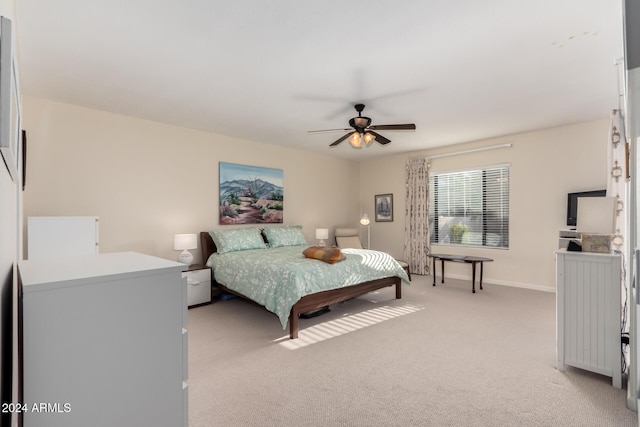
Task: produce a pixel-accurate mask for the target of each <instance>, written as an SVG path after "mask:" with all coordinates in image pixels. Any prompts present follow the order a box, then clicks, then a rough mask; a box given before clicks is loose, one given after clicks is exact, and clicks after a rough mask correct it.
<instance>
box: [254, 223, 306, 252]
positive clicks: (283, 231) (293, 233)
mask: <svg viewBox="0 0 640 427" xmlns="http://www.w3.org/2000/svg"><path fill="white" fill-rule="evenodd" d="M263 232H264V235H265V236H267V242H269V246H271V247H272V248H280V247H282V246H299V245H308V243H307V239H306V238H305V237H304V234H302V226H301V225H285V226H282V227H265V228H264V230H263Z"/></svg>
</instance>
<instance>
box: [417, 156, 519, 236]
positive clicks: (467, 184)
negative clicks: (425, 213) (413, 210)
mask: <svg viewBox="0 0 640 427" xmlns="http://www.w3.org/2000/svg"><path fill="white" fill-rule="evenodd" d="M429 226H430V230H431V238H430V242H431V243H432V244H438V243H440V244H450V245H465V246H485V247H494V248H508V247H509V166H508V165H500V166H488V167H484V168H478V169H469V170H464V171H456V172H444V173H434V174H430V175H429Z"/></svg>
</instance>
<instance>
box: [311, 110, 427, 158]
mask: <svg viewBox="0 0 640 427" xmlns="http://www.w3.org/2000/svg"><path fill="white" fill-rule="evenodd" d="M354 108H355V109H356V111H357V112H358V117H353V118H352V119H351V120H349V126H351V127H352V128H353V129H348V128H347V129H324V130H310V131H308V133H318V132H333V131H339V130H341V131H345V132H348V133H347V134H346V135H343V136H342V137H340V138H338V139H337V140H336V141H335V142H333V143H332V144H330V145H329V146H330V147H334V146H336V145H338V144H340V143H341V142H342V141H344V140H345V139H347V138H348V139H349V144H351V146H352V147H353V148H362V146H363V145H364V146H366V147H368V146H369V145H371V143H372V142H373V141H374V140H375V141H377V142H378V143H380V144H382V145H384V144H388V143H390V142H391V140H390V139H388V138H385V137H384V136H382V135H380V134H379V133H377V132H375V131H376V130H415V128H416V125H415V124H413V123H408V124H402V125H373V126H370V125H371V119H370V118H369V117H363V116H362V111H363V110H364V104H356V105H354Z"/></svg>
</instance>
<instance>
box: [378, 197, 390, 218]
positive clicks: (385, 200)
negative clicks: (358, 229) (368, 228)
mask: <svg viewBox="0 0 640 427" xmlns="http://www.w3.org/2000/svg"><path fill="white" fill-rule="evenodd" d="M375 205H376V222H391V221H393V194H376V197H375Z"/></svg>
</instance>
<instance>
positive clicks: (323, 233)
mask: <svg viewBox="0 0 640 427" xmlns="http://www.w3.org/2000/svg"><path fill="white" fill-rule="evenodd" d="M328 238H329V229H328V228H316V239H318V240H324V239H328Z"/></svg>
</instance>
